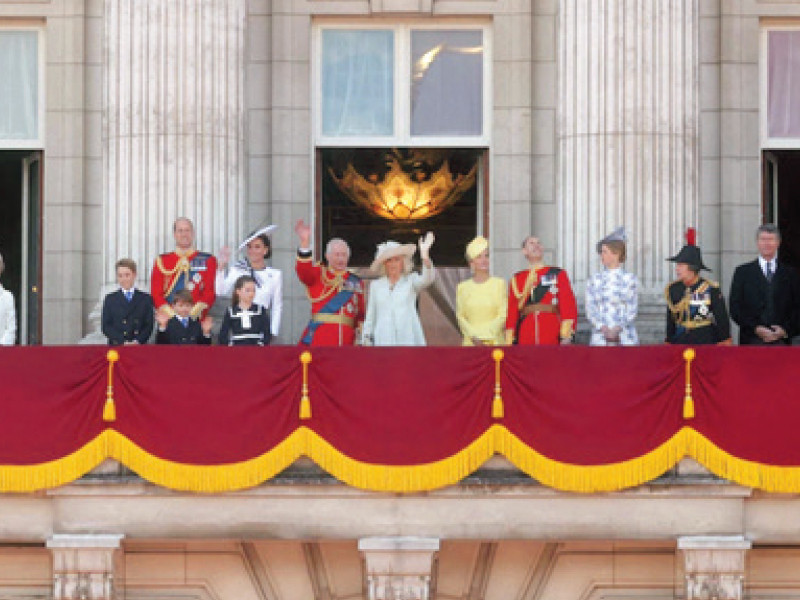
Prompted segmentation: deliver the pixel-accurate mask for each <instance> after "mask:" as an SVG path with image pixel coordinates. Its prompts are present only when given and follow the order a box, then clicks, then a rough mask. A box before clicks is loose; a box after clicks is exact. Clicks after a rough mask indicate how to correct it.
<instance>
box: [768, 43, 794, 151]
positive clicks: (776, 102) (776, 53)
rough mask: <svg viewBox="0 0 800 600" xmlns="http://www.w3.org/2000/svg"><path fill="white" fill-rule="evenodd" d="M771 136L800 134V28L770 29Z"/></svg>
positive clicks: (769, 112)
mask: <svg viewBox="0 0 800 600" xmlns="http://www.w3.org/2000/svg"><path fill="white" fill-rule="evenodd" d="M767 56H768V62H769V65H768V67H767V69H768V73H769V82H768V85H769V90H768V100H767V102H768V105H769V106H768V109H767V111H768V112H767V119H768V123H769V137H793V138H796V137H800V111H798V110H797V107H798V106H800V31H770V32H769V50H768V55H767Z"/></svg>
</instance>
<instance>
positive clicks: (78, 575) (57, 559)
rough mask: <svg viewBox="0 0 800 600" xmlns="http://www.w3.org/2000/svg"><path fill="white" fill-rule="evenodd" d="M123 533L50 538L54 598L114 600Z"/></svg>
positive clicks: (54, 536) (57, 599)
mask: <svg viewBox="0 0 800 600" xmlns="http://www.w3.org/2000/svg"><path fill="white" fill-rule="evenodd" d="M124 537H125V536H123V535H122V534H115V533H111V534H55V535H53V536H52V537H50V538H49V539H48V540H47V548H49V549H50V551H51V552H52V554H53V599H54V600H78V599H80V600H84V599H85V600H113V598H115V597H116V594H115V586H114V583H115V576H116V573H117V572H118V571H119V562H120V557H121V554H122V552H121V548H122V539H123V538H124Z"/></svg>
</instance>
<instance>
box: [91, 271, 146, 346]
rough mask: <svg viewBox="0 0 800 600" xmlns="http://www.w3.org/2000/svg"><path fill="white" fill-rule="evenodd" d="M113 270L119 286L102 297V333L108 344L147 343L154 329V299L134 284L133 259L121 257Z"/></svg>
mask: <svg viewBox="0 0 800 600" xmlns="http://www.w3.org/2000/svg"><path fill="white" fill-rule="evenodd" d="M116 269H117V283H119V289H118V290H116V291H114V292H111V293H110V294H108V295H107V296H106V297H105V299H104V300H103V314H102V317H101V323H102V329H103V334H104V335H105V336H106V337H107V338H108V343H109V345H111V346H122V345H123V344H125V345H127V344H146V343H147V341H148V340H149V339H150V334H151V333H152V332H153V298H151V297H150V294H147V293H145V292H142V291H140V290H137V289H136V288H135V287H134V285H133V284H134V282H135V281H136V263H135V262H134V261H132V260H131V259H130V258H121V259H120V260H118V261H117V264H116Z"/></svg>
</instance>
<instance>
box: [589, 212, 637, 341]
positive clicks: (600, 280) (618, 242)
mask: <svg viewBox="0 0 800 600" xmlns="http://www.w3.org/2000/svg"><path fill="white" fill-rule="evenodd" d="M597 253H598V254H599V255H600V260H601V262H602V263H603V269H602V271H600V272H598V273H595V274H594V275H592V276H591V277H590V278H589V281H587V283H586V318H587V319H588V320H589V323H590V324H591V326H592V339H591V341H590V342H589V343H590V344H591V345H592V346H619V345H622V346H636V345H637V344H638V343H639V336H638V335H637V333H636V313H637V311H638V306H639V281H638V280H637V278H636V275H634V274H633V273H629V272H627V271H626V270H625V269H624V268H623V266H622V264H623V263H624V262H625V254H626V253H625V229H624V228H622V227H618V228H617V229H615V230H614V231H613V232H612V233H610V234H609V235H607V236H606V237H604V238H603V239H602V240H600V241H599V242H598V243H597Z"/></svg>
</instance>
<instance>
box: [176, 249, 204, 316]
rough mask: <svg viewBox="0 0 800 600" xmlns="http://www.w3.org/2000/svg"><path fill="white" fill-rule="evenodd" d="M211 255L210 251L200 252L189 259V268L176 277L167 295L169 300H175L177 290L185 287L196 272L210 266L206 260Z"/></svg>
mask: <svg viewBox="0 0 800 600" xmlns="http://www.w3.org/2000/svg"><path fill="white" fill-rule="evenodd" d="M210 257H211V254H209V253H208V252H198V253H197V254H196V255H195V257H194V258H193V259H192V260H190V261H189V270H188V271H186V272H185V273H184V272H182V273H180V274H179V275H177V276H176V277H175V285H173V286H172V290H171V291H170V293H169V295H168V296H167V302H169V303H170V304H172V303H173V302H174V301H175V292H177V291H179V290H182V289H184V288H185V287H186V284H187V283H189V282H190V281H192V279H193V278H194V274H195V273H199V272H202V271H205V270H206V269H207V268H208V267H207V266H206V262H207V261H208V259H209V258H210Z"/></svg>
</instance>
